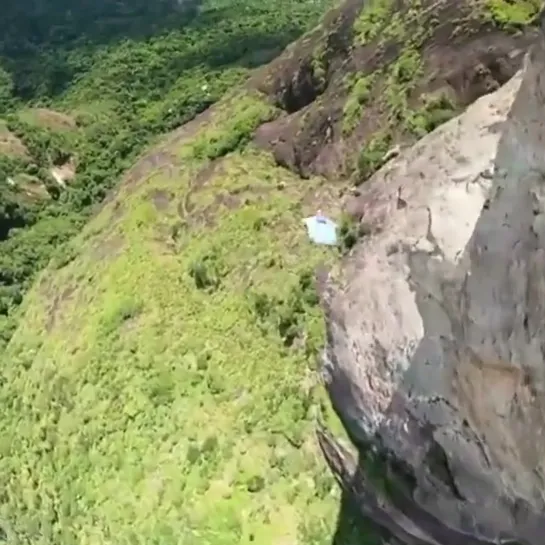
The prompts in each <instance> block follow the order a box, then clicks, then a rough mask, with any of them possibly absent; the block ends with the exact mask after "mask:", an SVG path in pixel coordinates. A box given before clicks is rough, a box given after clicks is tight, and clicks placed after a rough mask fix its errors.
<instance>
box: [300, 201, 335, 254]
mask: <svg viewBox="0 0 545 545" xmlns="http://www.w3.org/2000/svg"><path fill="white" fill-rule="evenodd" d="M303 221H304V222H305V225H306V226H307V232H308V236H309V238H310V240H312V242H314V243H315V244H325V245H328V246H335V245H336V244H337V224H336V223H335V222H334V221H332V220H330V219H329V218H327V217H326V216H324V215H323V214H322V211H321V210H318V211H317V212H316V215H315V216H310V217H308V218H305V219H304V220H303Z"/></svg>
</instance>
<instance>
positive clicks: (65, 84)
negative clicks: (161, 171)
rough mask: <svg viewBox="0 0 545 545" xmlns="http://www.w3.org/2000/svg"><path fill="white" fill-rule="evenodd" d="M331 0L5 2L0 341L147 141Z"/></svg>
mask: <svg viewBox="0 0 545 545" xmlns="http://www.w3.org/2000/svg"><path fill="white" fill-rule="evenodd" d="M330 5H331V2H330V0H319V1H315V0H308V1H302V2H296V3H294V2H291V1H280V2H275V4H274V5H272V4H271V5H263V3H262V2H257V1H256V0H243V1H242V2H231V1H222V0H206V1H203V2H193V1H189V0H188V1H184V2H177V1H172V2H171V1H163V2H143V1H140V0H127V1H124V2H115V3H114V2H106V1H98V2H84V3H83V4H81V3H80V4H78V6H77V7H73V6H72V5H71V3H68V2H65V1H62V0H56V1H54V2H48V3H47V4H46V3H43V2H35V1H30V0H28V1H25V0H23V1H21V2H12V3H10V5H9V6H6V9H5V13H4V15H3V16H2V21H0V119H1V118H2V117H3V118H4V120H3V122H2V123H1V127H0V128H1V132H0V345H2V344H5V342H6V341H7V340H8V339H9V337H10V335H11V333H12V331H13V328H14V327H15V317H14V314H15V309H16V307H17V305H18V304H19V303H20V301H21V298H22V295H23V294H24V292H25V291H26V289H27V288H28V286H29V285H30V282H31V281H32V278H33V276H34V274H35V273H36V271H38V270H40V268H41V267H43V266H44V265H45V264H46V263H47V262H48V260H49V259H50V258H51V256H52V253H53V252H54V250H55V248H56V247H57V246H58V244H60V243H62V242H63V241H66V240H68V239H69V238H70V237H71V236H72V235H73V234H75V233H76V232H77V231H78V230H79V229H80V228H81V226H82V225H83V224H84V222H85V221H86V217H87V215H88V213H89V211H90V209H91V207H92V206H93V205H94V204H96V203H98V202H100V201H101V200H102V199H103V198H104V196H105V195H106V193H107V192H108V190H109V189H110V188H111V187H113V185H114V184H115V183H116V181H117V179H118V177H119V176H120V174H121V173H122V172H123V171H124V170H126V169H127V168H128V167H129V166H130V165H131V164H132V163H133V162H134V160H135V158H136V157H137V156H138V154H139V153H140V152H141V151H142V150H143V149H144V148H145V147H146V146H147V145H148V143H149V142H150V141H152V140H153V139H154V138H155V137H156V136H157V135H159V134H162V133H164V132H165V131H168V130H171V129H173V128H175V127H178V126H179V125H181V124H183V123H184V122H187V121H189V120H191V119H192V118H193V117H194V116H195V115H196V114H197V113H199V112H201V111H203V110H204V109H206V108H207V107H208V106H210V105H211V104H213V103H214V102H215V101H216V100H217V99H218V98H219V97H220V96H222V95H223V94H224V93H225V92H226V91H227V90H228V89H231V88H232V87H233V86H236V85H238V84H240V83H241V82H243V81H244V79H245V78H246V77H247V76H248V74H249V73H250V70H251V68H253V67H255V66H257V65H259V64H261V63H263V62H266V61H267V60H270V59H271V58H272V57H274V56H275V55H276V54H278V53H279V52H280V51H281V50H282V48H283V47H284V46H286V45H287V44H288V43H289V42H291V41H292V40H293V39H295V38H296V37H297V36H299V35H300V34H302V33H303V32H304V31H305V30H306V29H307V28H309V27H311V26H312V25H313V24H315V23H316V21H317V20H318V17H319V15H320V14H321V13H322V12H323V11H324V10H325V9H326V7H328V6H330ZM65 186H67V187H65ZM8 235H9V236H8Z"/></svg>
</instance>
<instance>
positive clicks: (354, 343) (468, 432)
mask: <svg viewBox="0 0 545 545" xmlns="http://www.w3.org/2000/svg"><path fill="white" fill-rule="evenodd" d="M544 26H545V24H543V25H542V27H544ZM544 125H545V29H544V28H542V30H541V33H540V36H539V39H538V41H537V43H536V44H535V45H534V46H533V48H532V50H531V51H530V53H529V54H528V56H527V58H526V61H525V66H524V69H523V70H522V74H517V76H515V77H514V78H513V79H512V80H511V81H510V82H509V83H508V84H506V85H505V86H504V87H502V88H501V89H500V90H498V91H497V92H495V93H493V94H490V95H487V96H485V97H483V98H481V99H479V100H478V101H477V102H476V103H475V104H473V105H472V106H471V107H470V108H469V109H468V110H467V111H466V112H465V113H464V114H463V115H462V116H460V117H459V118H457V119H454V120H452V121H450V122H449V123H447V124H445V125H444V126H442V127H441V128H439V129H438V130H436V131H435V132H434V133H432V134H430V135H429V136H427V137H426V138H424V139H423V140H422V141H420V142H419V143H418V144H417V145H416V146H415V147H414V148H412V149H411V150H408V151H407V152H406V153H403V154H402V155H400V156H399V157H398V158H396V159H395V160H393V161H392V162H390V163H389V164H388V165H387V166H386V167H384V168H383V169H382V170H381V171H379V172H378V173H377V174H376V175H375V176H374V177H373V178H372V179H371V180H370V181H369V182H368V183H367V184H365V185H364V186H363V187H362V188H361V196H359V197H358V200H357V202H354V203H352V205H351V206H354V207H355V208H357V209H359V210H360V212H362V213H363V217H364V221H366V222H368V223H371V224H373V225H374V226H375V228H376V229H375V234H373V235H371V236H369V237H367V238H365V239H364V240H363V241H362V242H361V243H360V244H359V245H358V247H357V248H356V249H355V251H354V252H353V254H352V255H351V256H349V257H348V258H347V259H346V261H345V263H344V268H343V272H342V277H341V278H337V279H333V278H331V279H330V283H329V289H328V290H327V291H326V294H325V301H324V304H325V306H326V310H327V315H328V347H327V350H326V356H325V365H324V373H325V378H326V383H327V386H328V389H329V392H330V396H331V399H332V402H333V404H334V406H335V408H336V410H337V411H338V413H339V415H340V416H341V418H342V419H343V421H344V423H345V425H346V427H347V429H348V431H349V433H350V435H351V436H352V438H353V441H354V443H355V444H356V445H357V446H358V450H359V456H360V462H359V463H358V462H357V461H356V460H355V459H354V458H353V455H352V454H350V453H349V452H348V451H346V450H345V449H343V448H342V447H341V446H340V445H339V444H338V443H337V442H336V441H335V439H334V438H332V437H331V436H330V435H329V434H328V433H327V432H324V431H322V432H320V434H319V438H320V441H321V445H322V447H323V450H324V453H325V455H326V458H327V459H328V462H329V463H330V465H331V467H332V469H333V470H334V471H335V473H336V474H337V476H338V477H339V480H340V481H341V484H342V485H343V487H344V488H345V490H346V491H347V492H348V493H349V494H351V495H352V497H353V498H354V499H355V500H356V501H357V502H358V504H359V506H360V508H361V511H362V512H363V513H365V514H367V515H369V516H371V517H372V518H373V519H374V520H375V522H376V523H377V524H378V525H379V526H381V527H383V528H387V529H388V530H389V531H390V532H391V533H392V534H393V536H394V537H395V538H397V540H398V542H400V543H403V544H406V545H409V544H417V545H424V544H426V545H427V544H438V545H451V544H452V545H462V544H464V545H466V544H475V545H484V544H485V543H497V542H499V541H500V540H501V539H509V538H514V539H516V542H519V543H527V544H529V545H541V544H542V543H543V540H544V538H543V536H544V535H545V500H544V498H545V483H544V479H545V434H544V430H545V395H544V392H545V127H544ZM370 446H371V447H372V449H371V450H370ZM370 452H374V453H375V454H373V456H377V457H378V458H380V459H381V460H383V468H384V482H385V483H386V485H387V486H386V488H384V487H381V486H379V485H378V483H377V482H376V480H373V479H370V478H369V477H367V476H366V475H365V469H366V465H365V463H364V462H363V461H362V460H363V458H364V457H369V456H370V455H371V454H370ZM385 490H386V491H385ZM392 490H395V493H392ZM388 491H389V492H388Z"/></svg>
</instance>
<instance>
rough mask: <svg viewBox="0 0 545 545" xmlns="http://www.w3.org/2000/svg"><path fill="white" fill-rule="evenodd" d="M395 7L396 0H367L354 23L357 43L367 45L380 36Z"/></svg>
mask: <svg viewBox="0 0 545 545" xmlns="http://www.w3.org/2000/svg"><path fill="white" fill-rule="evenodd" d="M394 8H395V1H394V0H370V1H369V2H366V3H365V5H364V7H363V9H362V10H361V13H360V15H359V17H358V18H357V19H356V21H355V23H354V36H355V43H356V44H357V45H367V44H368V43H370V42H372V41H373V40H375V39H376V38H378V37H379V36H380V35H381V34H382V32H383V31H384V29H385V27H386V26H387V25H388V22H389V21H390V20H391V17H392V15H393V12H394Z"/></svg>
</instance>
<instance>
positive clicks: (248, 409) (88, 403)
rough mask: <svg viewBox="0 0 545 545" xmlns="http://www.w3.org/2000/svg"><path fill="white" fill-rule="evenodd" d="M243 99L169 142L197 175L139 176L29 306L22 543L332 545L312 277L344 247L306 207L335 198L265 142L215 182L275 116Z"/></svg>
mask: <svg viewBox="0 0 545 545" xmlns="http://www.w3.org/2000/svg"><path fill="white" fill-rule="evenodd" d="M235 103H236V105H235V106H233V105H231V106H229V107H228V108H225V109H223V110H222V109H220V110H219V111H218V113H217V114H216V115H215V116H213V117H212V119H211V120H210V121H209V122H208V125H204V126H202V127H201V128H200V129H199V132H198V133H197V134H194V135H192V136H191V138H190V139H189V140H187V141H184V142H183V143H179V142H178V143H176V142H175V143H172V144H170V146H169V147H168V148H167V149H165V150H163V153H165V152H169V153H172V154H174V155H175V156H176V157H177V159H176V160H175V161H174V162H175V164H176V165H177V166H181V165H183V167H184V168H183V169H182V170H177V169H176V168H165V169H157V170H155V171H153V172H150V173H149V175H148V176H147V178H146V179H145V180H143V181H141V182H140V183H138V184H137V185H132V186H125V187H124V188H123V189H122V190H121V191H120V193H119V194H118V196H117V197H116V199H115V200H114V201H113V202H110V203H109V204H108V205H107V206H106V207H105V208H104V209H103V210H102V211H101V212H100V214H99V215H98V216H97V217H96V218H95V219H94V220H93V221H92V222H91V223H90V224H89V226H88V227H87V228H86V229H85V230H84V231H83V232H82V234H81V235H80V236H78V237H77V238H76V239H75V240H74V241H73V242H72V244H71V248H72V249H73V250H72V252H70V253H69V255H70V258H71V259H73V260H72V261H71V262H70V263H68V264H65V261H66V260H64V261H63V262H57V263H56V264H55V263H54V264H53V265H52V267H50V269H49V270H48V271H46V272H45V273H44V275H43V276H42V277H41V279H40V281H39V282H38V284H37V285H36V287H35V289H33V290H32V292H31V293H30V294H29V296H28V298H27V300H26V304H25V305H24V318H23V320H22V322H21V326H20V327H19V329H18V330H17V332H16V334H15V336H14V338H13V339H12V342H11V343H10V345H9V347H8V350H7V354H6V358H7V361H9V362H10V365H9V366H6V367H4V368H3V370H2V375H1V379H2V380H1V382H0V383H2V384H5V385H6V386H5V387H4V388H2V389H1V390H0V399H1V401H0V402H1V404H2V407H3V411H2V415H1V418H0V436H1V437H2V455H3V463H2V464H1V465H0V490H1V491H2V504H1V507H0V513H1V515H2V518H3V519H4V520H6V521H8V522H9V523H11V524H13V528H12V530H13V531H15V532H16V534H17V535H19V539H20V540H21V542H22V543H33V544H34V545H37V544H42V543H43V544H46V543H47V544H49V543H55V544H64V543H91V542H99V543H101V544H107V543H112V544H114V543H115V544H116V545H121V544H125V543H127V544H128V543H146V544H150V543H161V545H168V544H170V543H173V544H174V543H199V544H205V543H210V544H223V543H225V544H232V543H250V542H251V541H254V542H255V543H260V544H264V545H265V544H268V543H305V544H310V543H324V544H325V543H328V542H330V539H331V533H332V530H333V527H334V524H335V519H336V508H337V505H338V494H337V492H336V489H335V487H334V486H333V482H332V479H331V478H330V476H329V475H328V473H327V471H326V468H325V467H324V464H323V463H322V460H321V459H320V457H319V455H318V454H317V452H316V448H315V444H314V439H313V434H312V425H313V424H312V418H311V417H312V407H313V406H314V404H315V394H314V390H315V380H316V379H315V377H314V374H313V372H312V368H313V367H314V365H315V363H314V361H315V356H316V352H317V350H318V347H319V346H320V344H321V342H322V320H321V317H320V313H319V311H318V309H317V308H316V306H315V303H316V301H315V298H314V294H313V291H312V289H310V288H308V287H307V284H306V281H307V278H308V277H307V275H308V273H309V272H311V271H312V268H313V266H314V265H315V264H316V263H318V262H320V261H324V260H325V261H327V260H329V259H330V258H331V257H332V255H331V252H327V251H323V250H321V249H319V248H316V247H313V246H311V245H309V243H308V241H307V238H306V234H305V232H304V229H303V228H302V226H301V217H303V216H304V214H305V213H306V212H310V211H311V209H312V207H314V205H315V204H317V203H319V202H320V201H321V202H323V203H324V204H327V203H328V202H329V201H330V199H331V196H330V195H329V194H328V192H327V190H326V189H325V188H324V187H323V186H321V184H320V181H319V180H316V179H315V180H309V181H307V182H305V184H301V183H300V180H299V179H296V178H295V177H294V176H293V175H292V174H290V173H289V172H288V171H285V170H283V169H279V168H277V167H275V166H274V165H273V163H272V161H271V160H270V159H269V158H268V157H267V156H265V155H263V154H262V153H260V152H257V151H255V150H252V149H245V150H244V151H240V152H234V153H232V154H230V155H228V156H227V157H226V158H225V159H224V160H222V161H220V162H217V163H215V164H217V166H216V170H215V172H216V173H215V174H211V175H210V178H209V179H208V181H206V183H204V184H202V187H197V186H196V184H197V182H196V180H199V177H198V176H196V173H197V171H199V170H200V169H202V168H203V167H205V166H206V164H207V163H208V162H209V159H208V157H211V158H213V157H215V156H216V155H218V153H219V150H222V151H225V150H226V149H230V148H232V147H234V146H235V145H237V143H238V142H239V140H240V138H235V140H233V138H232V135H233V134H235V135H236V134H239V135H242V134H245V133H246V132H247V131H248V130H251V129H252V128H253V127H254V126H255V125H256V124H257V123H258V122H260V121H262V120H264V119H267V118H269V117H270V116H271V115H274V111H273V110H272V109H271V108H270V107H269V106H267V105H266V103H264V102H261V100H260V99H259V98H255V97H246V98H244V97H243V98H240V97H236V98H235ZM188 136H190V135H189V134H188ZM218 195H224V196H225V197H226V198H225V202H226V203H227V204H228V206H229V207H231V209H229V208H226V207H225V206H223V205H221V204H220V203H218V202H217V199H218ZM229 195H230V197H229ZM235 200H236V202H235ZM215 201H216V204H214V202H215ZM167 202H168V203H169V204H168V207H166V203H167ZM154 203H155V204H154ZM158 208H160V209H161V210H158ZM180 210H181V211H182V213H181V215H180ZM56 269H57V270H56ZM196 279H200V280H197V282H198V281H201V282H202V283H203V284H207V283H208V285H209V287H208V288H207V289H202V285H201V289H199V287H197V285H196ZM293 335H295V336H296V338H295V340H294V342H293V343H291V338H292V337H293ZM290 344H291V346H289V345H290ZM287 345H288V346H287Z"/></svg>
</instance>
